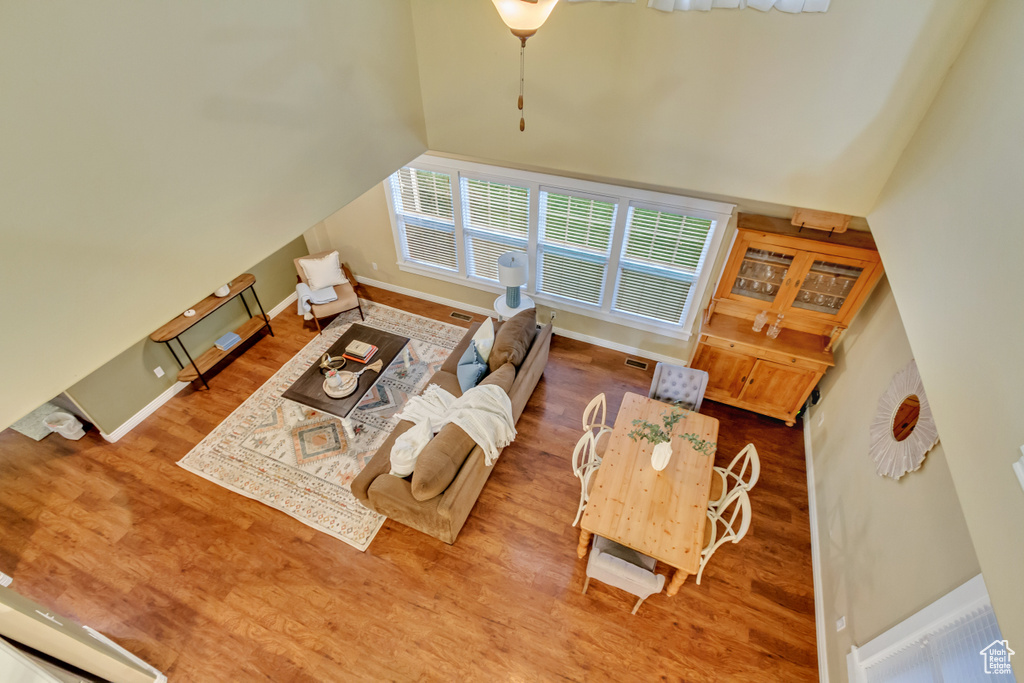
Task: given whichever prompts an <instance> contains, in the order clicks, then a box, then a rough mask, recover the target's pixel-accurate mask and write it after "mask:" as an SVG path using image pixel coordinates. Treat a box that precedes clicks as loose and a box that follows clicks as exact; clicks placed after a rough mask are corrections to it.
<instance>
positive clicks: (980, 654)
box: [847, 574, 1015, 683]
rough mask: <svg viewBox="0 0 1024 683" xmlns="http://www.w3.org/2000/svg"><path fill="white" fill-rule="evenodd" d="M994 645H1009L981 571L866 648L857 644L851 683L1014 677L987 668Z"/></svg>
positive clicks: (958, 682)
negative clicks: (1002, 633)
mask: <svg viewBox="0 0 1024 683" xmlns="http://www.w3.org/2000/svg"><path fill="white" fill-rule="evenodd" d="M990 645H991V646H994V649H995V650H1001V649H1004V648H1005V647H1006V643H1005V641H1004V640H1003V637H1002V635H1001V634H1000V631H999V624H998V622H997V621H996V617H995V614H994V612H993V611H992V603H991V602H990V600H989V597H988V591H987V590H986V589H985V583H984V580H983V579H982V577H981V575H980V574H979V575H978V576H976V577H975V578H973V579H971V580H970V581H968V582H967V583H965V584H964V585H962V586H960V587H959V588H957V589H955V590H953V591H952V592H951V593H948V594H947V595H945V596H943V597H941V598H939V599H938V600H936V601H935V602H934V603H932V604H931V605H929V606H927V607H925V608H924V609H922V610H921V611H920V612H917V613H916V614H913V615H911V616H910V617H909V618H907V619H906V620H905V621H903V622H901V623H900V624H897V625H896V626H894V627H893V628H892V629H890V630H889V631H886V632H885V633H883V634H882V635H880V636H878V637H877V638H875V639H874V640H872V641H870V642H868V643H866V644H865V645H864V646H862V647H860V648H853V650H852V651H851V652H850V654H849V656H848V657H847V673H848V676H849V678H850V681H851V682H852V683H943V682H945V683H954V682H955V683H970V682H972V681H977V682H979V683H980V682H982V681H984V682H985V683H997V682H1000V681H1014V680H1015V679H1014V676H1013V673H1012V672H1011V673H994V672H993V671H991V670H990V671H989V672H986V668H989V667H994V666H996V665H995V663H994V662H989V661H988V660H987V657H986V655H985V654H984V652H985V651H986V650H989V649H990V648H989V646H990ZM1010 659H1011V664H1012V657H1011V658H1010Z"/></svg>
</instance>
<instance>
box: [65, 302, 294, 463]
mask: <svg viewBox="0 0 1024 683" xmlns="http://www.w3.org/2000/svg"><path fill="white" fill-rule="evenodd" d="M297 300H298V294H296V293H295V292H292V293H291V294H289V295H288V296H286V297H285V298H284V299H282V300H281V302H280V303H279V304H277V305H276V306H274V307H273V308H271V309H270V310H269V311H267V316H268V317H270V318H276V317H277V315H278V314H279V313H281V312H282V311H284V310H285V309H286V308H288V306H290V305H292V304H294V303H295V302H296V301H297ZM189 384H190V382H175V383H174V384H172V385H171V386H169V387H167V389H166V390H165V391H164V392H163V393H162V394H160V395H159V396H157V397H156V398H154V399H153V400H152V401H150V402H149V403H147V404H146V407H145V408H143V409H142V410H140V411H139V412H137V413H135V414H134V415H132V416H131V417H130V418H128V419H127V420H126V421H125V422H124V423H123V424H122V425H121V426H120V427H118V428H117V429H115V430H114V431H112V432H110V433H109V434H107V433H106V432H104V431H103V430H102V429H101V430H100V436H102V437H103V438H104V439H105V440H106V441H109V442H110V443H116V442H117V441H118V440H120V439H121V438H122V437H124V435H125V434H127V433H128V432H130V431H132V430H133V429H135V427H137V426H138V425H139V423H140V422H142V421H143V420H145V419H146V418H147V417H149V416H150V415H152V414H153V413H155V412H156V411H157V409H158V408H160V406H162V405H163V404H165V403H167V402H168V401H170V400H171V399H172V398H174V396H175V395H177V393H178V392H180V391H181V390H182V389H184V388H185V387H187V386H188V385H189ZM75 405H78V404H77V403H76V404H75ZM83 412H84V411H83Z"/></svg>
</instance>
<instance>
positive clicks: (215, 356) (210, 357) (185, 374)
mask: <svg viewBox="0 0 1024 683" xmlns="http://www.w3.org/2000/svg"><path fill="white" fill-rule="evenodd" d="M264 327H266V323H265V322H264V320H263V317H262V316H259V315H254V316H253V317H251V318H249V319H248V320H246V321H245V322H244V323H242V325H241V326H240V327H239V328H238V329H236V330H235V334H237V335H238V336H239V337H241V338H242V341H240V342H238V343H237V344H235V345H234V346H232V347H231V348H230V349H228V350H226V351H221V350H220V349H218V348H217V347H216V346H212V347H210V348H209V349H207V350H206V351H203V352H202V353H201V354H199V355H198V356H197V357H196V359H195V364H196V367H198V368H199V372H206V371H207V370H209V369H210V368H212V367H213V366H214V365H216V364H217V363H219V362H220V361H221V360H222V359H224V358H225V357H226V356H227V355H228V354H229V353H231V352H232V351H234V350H236V349H237V348H238V347H239V346H241V345H242V344H243V343H244V342H245V340H246V339H249V338H250V337H252V336H253V335H254V334H256V333H257V332H259V331H260V330H262V329H263V328H264ZM194 379H199V374H198V373H197V372H196V368H195V367H192V366H191V365H186V366H185V367H184V368H183V369H182V370H181V371H180V372H179V373H178V381H179V382H191V381H192V380H194Z"/></svg>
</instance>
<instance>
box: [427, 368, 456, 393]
mask: <svg viewBox="0 0 1024 683" xmlns="http://www.w3.org/2000/svg"><path fill="white" fill-rule="evenodd" d="M430 383H431V384H436V385H437V386H439V387H441V388H442V389H444V390H445V391H447V392H448V393H449V394H451V395H452V396H454V397H455V398H458V397H459V396H462V387H461V386H459V378H458V376H456V374H455V373H454V372H445V371H444V370H438V371H437V372H435V373H434V376H433V377H431V378H430Z"/></svg>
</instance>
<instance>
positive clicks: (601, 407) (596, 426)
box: [583, 393, 612, 456]
mask: <svg viewBox="0 0 1024 683" xmlns="http://www.w3.org/2000/svg"><path fill="white" fill-rule="evenodd" d="M583 431H585V432H594V445H595V447H596V452H597V454H598V456H601V455H604V451H605V449H607V448H608V440H609V439H610V438H611V433H612V428H611V427H610V426H609V425H608V401H607V399H606V398H605V395H604V394H603V393H602V394H598V395H597V396H595V397H594V398H592V399H591V400H590V403H589V404H587V407H586V409H585V410H584V411H583Z"/></svg>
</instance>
